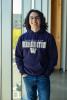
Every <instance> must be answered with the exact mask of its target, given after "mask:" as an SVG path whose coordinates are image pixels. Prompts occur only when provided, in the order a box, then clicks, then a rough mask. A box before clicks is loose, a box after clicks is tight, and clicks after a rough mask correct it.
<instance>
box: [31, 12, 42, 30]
mask: <svg viewBox="0 0 67 100" xmlns="http://www.w3.org/2000/svg"><path fill="white" fill-rule="evenodd" d="M29 24H30V26H31V29H40V17H39V15H38V13H36V12H32V13H31V14H30V16H29Z"/></svg>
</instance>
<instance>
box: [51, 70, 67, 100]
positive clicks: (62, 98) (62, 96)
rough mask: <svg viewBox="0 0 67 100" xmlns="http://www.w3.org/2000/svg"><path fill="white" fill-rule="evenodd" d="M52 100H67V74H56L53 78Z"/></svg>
mask: <svg viewBox="0 0 67 100" xmlns="http://www.w3.org/2000/svg"><path fill="white" fill-rule="evenodd" d="M50 79H51V99H50V100H67V72H65V73H64V72H62V71H61V72H54V73H53V74H52V75H51V77H50Z"/></svg>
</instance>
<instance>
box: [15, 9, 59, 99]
mask: <svg viewBox="0 0 67 100" xmlns="http://www.w3.org/2000/svg"><path fill="white" fill-rule="evenodd" d="M24 27H26V30H27V31H26V32H25V33H23V34H22V35H21V36H20V37H19V39H18V42H17V45H16V50H15V59H16V64H17V68H18V70H19V72H20V73H21V75H22V79H23V81H22V91H23V95H22V100H37V95H38V98H39V100H50V75H51V74H52V73H53V71H54V68H55V66H56V64H57V59H58V53H57V46H56V42H55V39H54V37H53V35H52V34H50V33H49V32H47V28H48V26H47V23H46V19H45V17H44V14H43V13H42V12H41V11H39V10H35V9H31V10H30V11H29V12H28V14H27V16H26V18H25V21H24ZM37 93H38V94H37Z"/></svg>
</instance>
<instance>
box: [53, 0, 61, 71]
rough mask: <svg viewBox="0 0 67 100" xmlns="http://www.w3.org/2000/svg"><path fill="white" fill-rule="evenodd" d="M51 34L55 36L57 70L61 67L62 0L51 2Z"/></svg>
mask: <svg viewBox="0 0 67 100" xmlns="http://www.w3.org/2000/svg"><path fill="white" fill-rule="evenodd" d="M51 33H52V34H53V36H54V38H55V40H56V44H57V49H58V63H57V66H56V69H60V67H61V0H51Z"/></svg>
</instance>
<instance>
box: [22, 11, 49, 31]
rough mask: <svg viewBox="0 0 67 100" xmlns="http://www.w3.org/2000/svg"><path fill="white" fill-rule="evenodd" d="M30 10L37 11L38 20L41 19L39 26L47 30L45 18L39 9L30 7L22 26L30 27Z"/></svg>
mask: <svg viewBox="0 0 67 100" xmlns="http://www.w3.org/2000/svg"><path fill="white" fill-rule="evenodd" d="M32 12H35V13H38V15H39V17H40V20H41V25H40V28H41V29H43V30H47V28H48V26H47V23H46V19H45V17H44V15H43V13H42V12H40V11H39V10H35V9H31V10H30V11H29V12H28V14H27V16H26V18H25V21H24V24H23V26H24V27H26V29H31V27H30V24H29V16H30V14H31V13H32Z"/></svg>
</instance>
